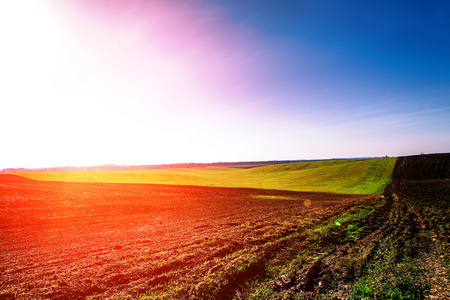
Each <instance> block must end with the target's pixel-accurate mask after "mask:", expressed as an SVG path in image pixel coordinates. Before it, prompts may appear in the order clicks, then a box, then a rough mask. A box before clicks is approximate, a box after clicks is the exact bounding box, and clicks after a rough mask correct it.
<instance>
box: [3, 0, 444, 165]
mask: <svg viewBox="0 0 450 300" xmlns="http://www.w3.org/2000/svg"><path fill="white" fill-rule="evenodd" d="M449 29H450V3H449V2H448V1H433V0H430V1H392V0H389V1H358V0H355V1H346V0H343V1H323V0H315V1H312V0H297V1H264V0H246V1H241V0H226V1H223V0H222V1H219V0H210V1H201V0H177V1H175V0H65V1H54V0H14V1H2V2H1V4H0V37H1V40H2V47H1V49H0V66H1V67H0V85H1V88H0V128H1V131H0V133H1V139H0V169H1V168H19V167H26V168H39V167H56V166H92V165H103V164H118V165H140V164H167V163H183V162H198V163H202V162H206V163H207V162H226V161H261V160H295V159H327V158H343V157H347V158H349V157H378V156H385V155H388V156H403V155H413V154H420V153H440V152H450V55H449V53H450V35H449V34H448V30H449Z"/></svg>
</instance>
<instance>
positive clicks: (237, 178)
mask: <svg viewBox="0 0 450 300" xmlns="http://www.w3.org/2000/svg"><path fill="white" fill-rule="evenodd" d="M395 161H396V158H378V159H348V160H326V161H311V162H299V163H289V164H280V165H270V166H263V167H255V168H250V169H237V168H225V167H210V168H188V169H162V170H141V171H71V172H26V173H16V175H20V176H23V177H27V178H31V179H35V180H41V181H68V182H108V183H154V184H172V185H197V186H214V187H242V188H261V189H275V190H289V191H311V192H333V193H342V194H374V193H380V192H381V191H382V190H383V188H384V186H385V185H386V184H387V183H389V182H390V181H391V178H392V170H393V168H394V164H395Z"/></svg>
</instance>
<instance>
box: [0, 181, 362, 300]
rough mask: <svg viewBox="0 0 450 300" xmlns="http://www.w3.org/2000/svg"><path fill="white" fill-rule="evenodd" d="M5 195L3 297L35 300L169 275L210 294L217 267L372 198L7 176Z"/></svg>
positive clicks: (156, 283) (139, 290)
mask: <svg viewBox="0 0 450 300" xmlns="http://www.w3.org/2000/svg"><path fill="white" fill-rule="evenodd" d="M0 194H1V195H2V196H1V203H0V234H1V237H2V238H1V240H0V261H1V266H0V274H1V275H0V276H1V277H0V278H1V280H0V295H1V296H2V297H3V298H8V297H10V298H14V297H19V298H29V299H31V298H34V297H37V298H52V299H58V298H59V299H63V298H64V299H68V298H86V297H100V298H108V297H113V296H114V295H118V294H119V295H122V296H123V295H128V296H130V295H134V297H137V296H138V295H151V294H152V293H156V292H162V291H163V292H164V291H165V290H170V288H169V287H168V283H169V282H171V283H173V282H178V283H179V284H180V286H183V288H185V289H186V290H185V291H181V292H180V291H178V292H177V293H178V295H180V293H181V294H185V295H186V297H187V296H188V295H190V294H191V295H198V296H201V293H200V292H198V291H197V292H196V291H195V287H196V286H197V285H199V284H202V283H204V280H205V278H207V277H208V274H209V275H212V274H219V275H220V272H222V273H226V272H227V271H226V270H228V269H229V268H230V267H231V266H232V265H233V264H236V263H238V262H237V260H239V259H241V260H242V261H245V260H246V259H248V255H249V254H250V253H253V254H254V255H256V256H258V255H260V254H261V255H262V253H263V252H261V251H263V249H266V248H265V247H266V246H267V244H268V243H271V242H274V241H276V240H279V239H280V238H283V237H287V236H289V235H292V234H293V233H297V232H302V231H304V229H303V228H302V226H303V225H302V224H303V221H302V220H305V219H306V218H308V219H309V220H310V221H309V222H310V223H314V222H319V221H320V220H322V219H325V218H328V217H330V216H332V215H334V214H336V213H338V212H340V211H343V210H345V209H346V208H348V207H351V206H354V205H356V204H358V203H361V202H364V201H367V199H369V198H370V196H352V195H336V194H318V193H300V192H281V191H270V190H253V189H230V188H228V189H227V188H205V187H188V186H168V185H147V184H98V183H97V184H96V183H62V182H37V181H31V180H27V179H21V178H20V177H16V176H14V175H1V176H0ZM304 226H306V223H305V225H304ZM304 243H305V241H304V237H303V236H302V237H298V241H297V242H295V240H293V245H294V244H296V245H297V246H296V247H300V248H301V247H303V246H304ZM266 250H267V249H266ZM266 250H264V251H266ZM253 254H252V255H253ZM264 255H266V254H264ZM259 259H262V256H261V257H260V258H259ZM219 275H217V276H219ZM227 284H230V282H229V281H228V282H226V281H224V282H222V285H224V286H225V287H226V285H227ZM219 287H220V285H219ZM222 288H223V287H222ZM191 289H192V290H191ZM175 290H176V289H175ZM174 297H175V296H174ZM177 297H179V296H177Z"/></svg>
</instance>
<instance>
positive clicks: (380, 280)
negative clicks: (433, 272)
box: [350, 260, 430, 300]
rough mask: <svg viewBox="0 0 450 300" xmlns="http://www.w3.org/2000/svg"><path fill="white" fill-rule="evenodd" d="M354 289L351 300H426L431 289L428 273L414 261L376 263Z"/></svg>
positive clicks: (370, 266)
mask: <svg viewBox="0 0 450 300" xmlns="http://www.w3.org/2000/svg"><path fill="white" fill-rule="evenodd" d="M369 269H370V271H369V272H368V274H367V275H366V276H362V277H360V278H359V279H358V280H357V281H356V282H355V283H354V284H353V287H352V291H351V297H350V299H382V300H384V299H386V300H388V299H411V300H419V299H425V294H426V291H428V290H429V289H430V285H429V282H428V281H427V280H426V278H427V276H426V275H427V271H426V270H424V269H422V268H420V267H419V266H418V264H417V263H415V262H413V261H412V260H406V261H403V262H401V263H392V262H391V261H384V262H383V261H376V262H375V261H374V262H372V264H371V265H369Z"/></svg>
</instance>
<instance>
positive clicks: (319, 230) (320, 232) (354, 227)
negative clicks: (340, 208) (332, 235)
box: [309, 200, 385, 239]
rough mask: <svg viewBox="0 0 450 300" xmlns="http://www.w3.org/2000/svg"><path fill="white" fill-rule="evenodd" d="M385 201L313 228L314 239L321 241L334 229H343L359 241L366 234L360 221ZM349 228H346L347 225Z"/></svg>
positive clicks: (355, 210)
mask: <svg viewBox="0 0 450 300" xmlns="http://www.w3.org/2000/svg"><path fill="white" fill-rule="evenodd" d="M384 201H385V200H383V201H380V203H378V204H376V205H373V206H365V207H358V208H355V209H354V210H353V211H351V212H349V213H346V214H343V215H340V216H338V217H336V218H335V219H334V220H333V221H332V222H330V223H327V224H324V225H320V226H318V227H316V228H313V229H311V230H310V231H309V233H310V234H312V237H313V238H314V237H315V239H319V238H320V237H321V236H324V235H326V234H328V233H329V231H330V229H332V228H336V227H338V228H342V229H341V230H345V231H346V235H347V237H349V238H352V239H359V238H360V237H361V235H362V233H363V232H364V226H362V225H361V223H359V221H361V220H364V219H365V218H367V216H369V215H370V214H371V213H373V212H374V211H375V209H377V208H378V207H380V206H382V205H383V204H384ZM346 224H347V226H346V227H345V225H346Z"/></svg>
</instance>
